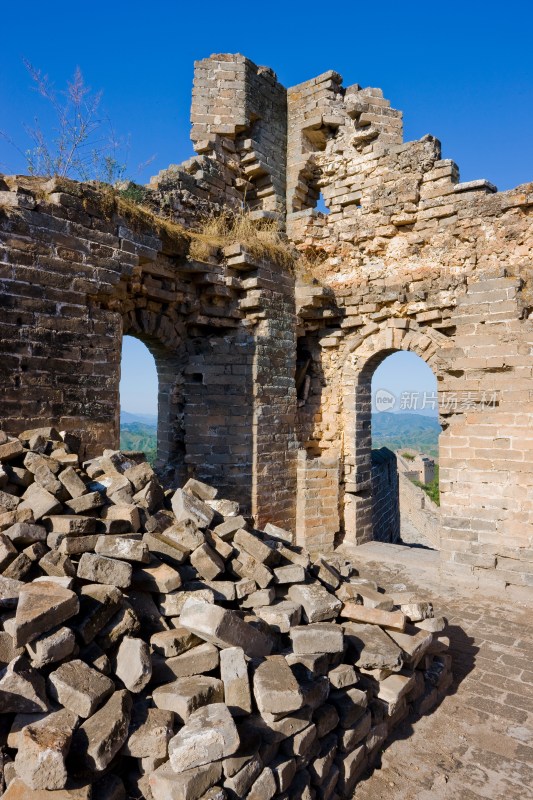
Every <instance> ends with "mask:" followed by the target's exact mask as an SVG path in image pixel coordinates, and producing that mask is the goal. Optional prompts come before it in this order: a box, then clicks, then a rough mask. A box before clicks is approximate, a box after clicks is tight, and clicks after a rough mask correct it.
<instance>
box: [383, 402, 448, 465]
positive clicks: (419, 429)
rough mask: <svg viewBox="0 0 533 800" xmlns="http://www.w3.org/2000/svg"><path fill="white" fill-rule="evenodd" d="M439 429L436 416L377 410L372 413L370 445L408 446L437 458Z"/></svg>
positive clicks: (395, 447) (396, 447)
mask: <svg viewBox="0 0 533 800" xmlns="http://www.w3.org/2000/svg"><path fill="white" fill-rule="evenodd" d="M441 430H442V428H441V426H440V425H439V421H438V419H437V418H436V417H428V416H424V415H423V414H413V413H407V414H401V413H392V412H390V411H378V412H377V413H374V414H372V447H374V448H376V449H377V448H379V447H388V448H389V450H401V448H402V447H409V448H412V449H413V450H419V451H420V452H421V453H425V454H426V455H429V456H433V457H434V458H438V455H439V434H440V432H441Z"/></svg>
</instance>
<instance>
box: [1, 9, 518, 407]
mask: <svg viewBox="0 0 533 800" xmlns="http://www.w3.org/2000/svg"><path fill="white" fill-rule="evenodd" d="M2 32H3V34H4V35H3V37H2V69H1V71H0V130H2V131H4V132H5V133H7V134H8V135H10V136H11V137H12V138H13V139H14V140H15V141H17V142H18V143H19V145H20V147H21V148H22V149H24V148H25V147H26V146H27V142H26V140H25V138H24V130H23V123H27V124H28V123H30V124H31V122H32V120H33V118H34V117H35V116H38V117H39V118H40V120H41V121H42V123H43V125H46V122H47V113H46V112H47V107H46V105H45V104H44V102H43V101H42V100H41V98H39V97H38V96H37V95H36V93H35V92H32V89H31V80H30V78H29V76H28V73H27V72H26V70H25V68H24V66H23V63H22V59H23V58H26V59H27V60H29V61H31V62H32V63H33V64H34V65H35V66H36V67H39V68H40V69H42V70H43V71H44V72H46V73H48V74H49V76H50V78H51V79H52V81H53V82H54V83H55V84H56V86H57V88H58V89H60V88H62V87H63V86H64V85H65V83H66V81H67V79H68V78H69V77H70V76H71V75H72V73H73V72H74V69H75V67H76V66H79V67H80V68H81V70H82V72H83V74H84V76H85V79H86V82H87V83H88V84H89V85H90V86H92V87H93V88H94V89H95V90H103V93H104V94H103V109H104V110H105V112H106V114H107V116H108V117H109V119H110V120H111V121H112V123H113V126H114V129H115V131H116V133H117V135H118V136H119V137H122V138H124V139H125V140H126V139H129V141H130V148H129V157H128V173H129V176H130V177H131V178H133V179H135V180H138V181H139V182H146V181H148V179H149V177H150V175H152V174H155V173H156V172H158V171H159V170H160V169H164V168H165V167H166V166H168V164H171V163H179V162H180V161H183V160H184V159H185V158H188V157H189V156H190V155H191V154H192V148H191V144H190V141H189V107H190V99H191V85H192V77H193V62H194V60H195V59H200V58H204V57H206V56H208V55H210V54H211V53H216V52H241V53H244V54H245V55H247V56H248V57H249V58H251V59H252V60H253V61H255V62H256V63H259V64H266V65H269V66H271V67H272V68H273V69H274V70H275V71H276V72H277V74H278V78H279V80H280V81H281V82H282V83H283V84H284V85H286V86H292V85H294V84H296V83H299V82H301V81H303V80H306V79H308V78H311V77H313V76H315V75H318V74H320V73H321V72H324V71H325V70H329V69H335V70H336V71H337V72H340V73H341V75H342V76H343V78H344V83H345V85H350V84H352V83H356V82H357V83H360V84H361V85H363V86H378V87H381V88H382V89H383V91H384V93H385V96H386V97H387V98H388V99H390V100H391V102H392V105H393V106H394V107H395V108H399V109H401V110H403V111H404V123H405V138H406V139H407V140H410V139H418V138H420V137H421V136H424V135H425V134H426V133H431V134H433V135H435V136H437V137H438V138H439V139H440V140H441V141H442V145H443V157H444V158H453V159H454V160H455V161H456V162H457V163H458V164H459V167H460V172H461V179H462V180H473V179H476V178H487V179H489V180H491V181H492V182H493V183H495V184H496V185H497V186H498V187H499V188H500V189H508V188H512V187H513V186H516V185H518V184H520V183H523V182H525V181H531V180H533V147H532V146H531V131H532V129H533V58H532V57H531V52H532V41H533V4H531V3H530V2H526V0H523V1H522V2H516V1H513V0H509V1H508V2H507V3H505V4H495V3H490V2H478V1H477V0H473V1H472V2H468V3H465V2H461V3H459V2H457V1H456V0H449V2H446V3H442V4H434V3H433V4H432V3H427V2H410V3H404V4H398V2H389V0H383V2H380V3H374V4H360V3H351V2H350V3H343V2H340V3H336V4H334V5H331V4H330V5H327V4H324V3H323V2H315V0H308V2H305V3H304V2H293V3H287V2H280V0H269V1H268V2H264V3H257V2H255V3H252V2H250V0H248V2H246V3H243V2H238V0H237V1H236V2H233V3H231V4H229V5H228V4H223V3H220V2H213V1H212V0H204V2H202V3H201V4H194V3H179V2H162V1H161V0H152V2H150V3H147V2H138V0H130V2H127V3H126V2H112V3H110V2H105V3H104V2H102V1H101V0H93V2H91V3H90V4H77V3H72V0H69V2H64V0H60V1H59V0H58V1H54V0H49V2H47V3H42V4H41V3H39V4H38V3H31V4H28V3H25V4H23V3H5V4H3V8H2ZM151 156H154V160H153V161H152V163H151V164H150V166H149V168H148V169H145V170H144V172H141V173H138V172H137V165H138V164H140V163H142V162H145V161H146V160H147V159H148V158H150V157H151ZM25 171H26V167H25V162H24V159H23V158H22V157H21V156H19V154H18V153H17V152H16V151H14V150H13V149H12V148H10V147H9V145H8V144H7V143H6V142H5V141H4V140H2V139H1V138H0V172H25ZM139 347H140V345H139ZM142 352H143V351H142V350H141V353H142ZM147 358H149V357H147ZM397 358H399V359H400V361H399V362H398V363H399V364H400V366H399V367H394V368H393V369H392V371H391V372H390V376H389V377H387V375H386V374H385V376H383V375H381V376H378V377H379V378H380V382H381V383H382V384H383V387H385V388H387V385H390V386H395V387H396V388H395V389H391V391H394V392H396V391H397V390H398V389H399V390H400V391H402V390H404V388H405V389H410V388H411V387H410V386H408V387H401V386H399V384H398V380H399V378H400V377H401V375H402V372H403V373H405V370H406V369H407V366H409V369H410V372H409V383H411V381H416V386H414V387H413V390H419V391H423V390H424V388H425V384H424V380H425V379H423V378H422V376H420V375H418V377H416V376H417V373H416V372H415V371H414V367H413V365H412V364H411V365H409V364H408V362H407V361H404V362H403V367H402V366H401V365H402V362H401V358H404V359H405V358H407V359H408V358H409V355H407V356H405V355H400V356H398V357H397ZM142 363H143V356H142V355H139V353H137V352H135V351H133V352H132V355H130V354H129V350H128V349H126V348H125V357H124V367H123V374H124V380H123V386H124V387H125V388H124V391H123V404H124V406H125V407H126V408H127V409H128V410H131V411H151V410H154V408H155V399H154V398H155V392H154V391H153V386H154V379H153V378H149V372H148V371H147V370H148V367H147V366H143V367H142V371H141V365H142ZM147 363H148V364H149V363H151V362H150V361H149V360H148V362H147ZM388 363H389V362H388V361H387V362H386V364H388ZM391 363H392V362H391ZM382 369H385V365H384V366H383V367H382ZM389 369H391V368H390V367H389ZM129 371H131V372H132V374H133V375H134V376H136V377H134V378H133V379H132V380H131V381H130V380H129V379H128V377H127V375H128V372H129ZM139 374H142V376H143V381H142V383H143V386H144V387H149V386H152V389H150V392H149V393H148V394H149V396H150V397H151V398H152V399H149V397H148V396H145V394H144V392H145V390H144V389H143V393H142V394H140V393H139V390H138V386H139V380H138V376H139ZM154 374H155V373H154ZM128 385H129V386H130V387H132V388H131V389H128V388H127V387H128Z"/></svg>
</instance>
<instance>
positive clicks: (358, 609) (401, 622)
mask: <svg viewBox="0 0 533 800" xmlns="http://www.w3.org/2000/svg"><path fill="white" fill-rule="evenodd" d="M340 616H341V617H344V618H345V619H351V620H354V622H363V623H370V624H372V625H380V626H382V627H383V628H391V629H394V630H398V631H403V630H405V622H406V620H405V614H402V612H401V611H382V610H381V609H379V608H369V607H368V606H361V605H358V604H357V603H353V602H350V601H348V602H347V603H344V605H343V607H342V611H341V614H340Z"/></svg>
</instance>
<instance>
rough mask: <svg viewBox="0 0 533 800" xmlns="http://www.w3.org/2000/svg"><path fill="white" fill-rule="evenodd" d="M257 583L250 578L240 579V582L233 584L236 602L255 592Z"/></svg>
mask: <svg viewBox="0 0 533 800" xmlns="http://www.w3.org/2000/svg"><path fill="white" fill-rule="evenodd" d="M256 589H257V583H256V582H255V581H254V580H252V579H251V578H241V579H240V581H237V582H236V583H235V597H236V598H237V600H242V599H243V598H244V597H248V595H250V594H252V592H255V590H256Z"/></svg>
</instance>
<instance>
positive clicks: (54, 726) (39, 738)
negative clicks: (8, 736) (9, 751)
mask: <svg viewBox="0 0 533 800" xmlns="http://www.w3.org/2000/svg"><path fill="white" fill-rule="evenodd" d="M77 722H78V717H77V716H76V714H73V713H71V712H70V711H65V710H64V709H63V710H61V711H56V712H55V713H53V714H49V715H48V716H46V717H45V718H44V719H42V720H40V721H38V722H34V723H31V724H29V725H26V726H25V727H24V728H23V729H22V730H21V732H20V734H19V735H18V739H17V744H18V751H17V755H16V756H15V770H16V773H17V775H18V777H19V778H21V780H23V781H24V783H25V784H27V786H29V787H30V788H31V789H46V790H48V791H50V790H54V789H64V788H65V786H66V783H67V777H68V776H67V769H66V766H65V758H66V755H67V753H68V750H69V747H70V742H71V739H72V733H73V730H74V728H75V726H76V725H77Z"/></svg>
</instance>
